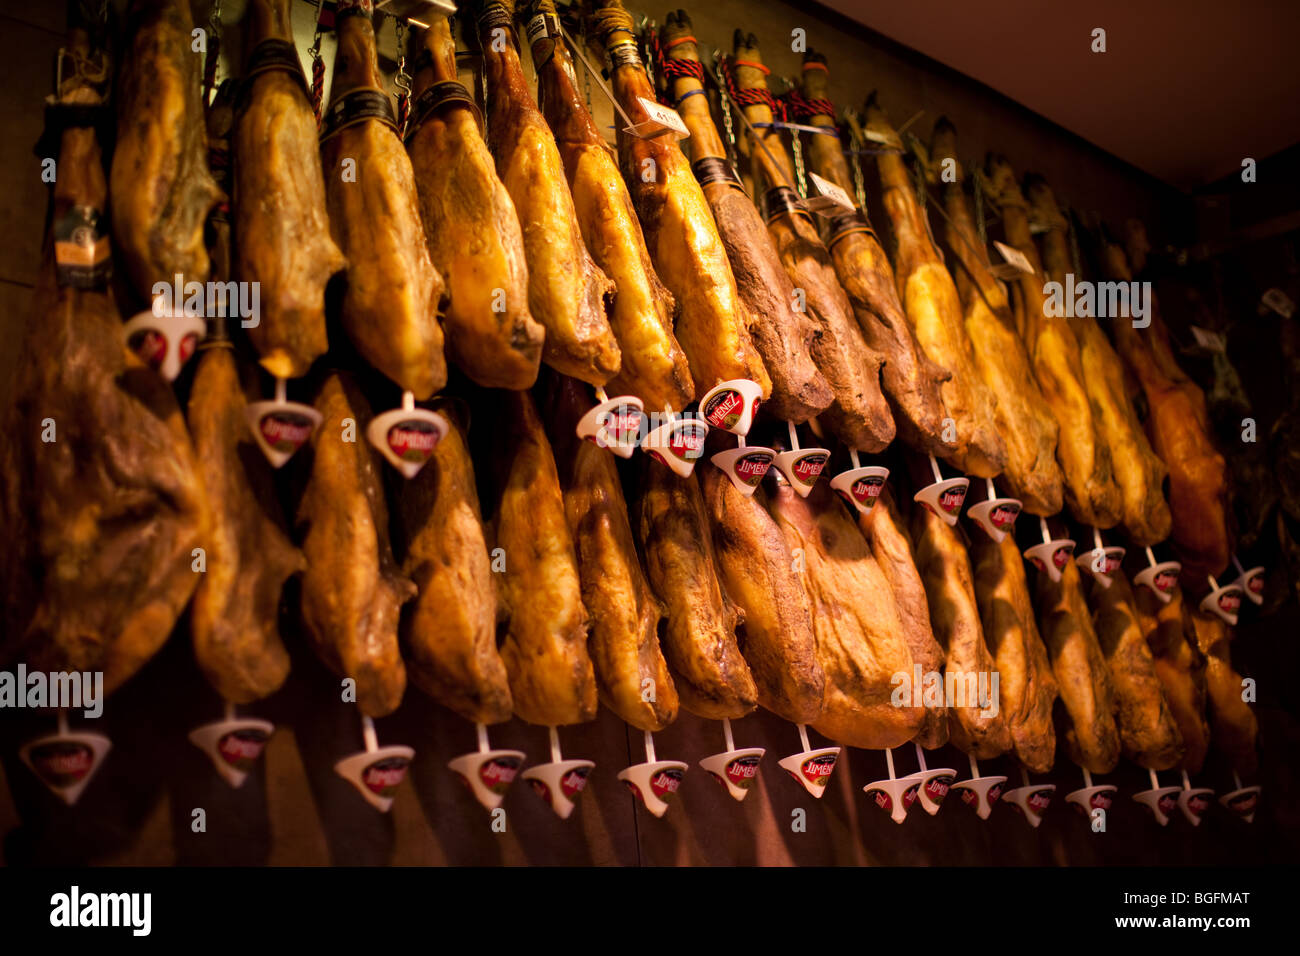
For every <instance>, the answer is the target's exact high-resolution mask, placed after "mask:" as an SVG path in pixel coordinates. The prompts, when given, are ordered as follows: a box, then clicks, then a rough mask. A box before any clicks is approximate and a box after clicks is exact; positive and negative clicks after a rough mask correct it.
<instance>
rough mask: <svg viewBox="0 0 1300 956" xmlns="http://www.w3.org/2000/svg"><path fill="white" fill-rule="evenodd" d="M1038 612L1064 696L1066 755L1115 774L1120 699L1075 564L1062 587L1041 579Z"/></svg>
mask: <svg viewBox="0 0 1300 956" xmlns="http://www.w3.org/2000/svg"><path fill="white" fill-rule="evenodd" d="M1035 606H1036V607H1037V610H1038V625H1039V633H1041V634H1042V636H1043V643H1044V644H1046V645H1047V654H1048V657H1049V658H1050V659H1051V662H1052V672H1053V673H1054V674H1055V675H1056V683H1057V686H1058V687H1059V689H1060V693H1061V707H1060V708H1059V709H1058V715H1059V717H1060V720H1061V723H1062V724H1063V725H1064V728H1065V748H1066V752H1067V753H1068V754H1069V755H1070V759H1071V760H1073V761H1074V762H1075V763H1077V764H1078V765H1079V766H1081V767H1083V768H1084V769H1085V770H1087V771H1089V772H1090V773H1109V772H1110V771H1111V770H1114V769H1115V764H1116V763H1117V762H1118V761H1119V731H1118V730H1117V728H1116V726H1115V710H1116V704H1115V695H1114V690H1113V689H1112V687H1111V681H1110V674H1109V672H1108V670H1107V668H1106V659H1105V657H1104V656H1103V655H1102V652H1101V647H1100V646H1099V645H1098V643H1097V634H1096V632H1095V631H1094V630H1093V627H1092V619H1091V617H1090V615H1089V614H1088V605H1087V604H1086V603H1085V601H1084V598H1083V589H1082V582H1081V581H1080V580H1079V570H1078V568H1077V567H1076V566H1075V564H1074V562H1073V561H1066V562H1065V566H1064V567H1063V568H1062V569H1061V580H1059V581H1053V580H1052V578H1051V575H1050V574H1048V573H1047V572H1045V571H1043V572H1039V573H1038V583H1037V584H1036V585H1035Z"/></svg>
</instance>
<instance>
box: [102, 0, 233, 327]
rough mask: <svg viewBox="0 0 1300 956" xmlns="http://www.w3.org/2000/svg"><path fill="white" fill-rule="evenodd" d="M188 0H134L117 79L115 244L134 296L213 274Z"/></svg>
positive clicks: (198, 62) (215, 193)
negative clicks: (157, 285)
mask: <svg viewBox="0 0 1300 956" xmlns="http://www.w3.org/2000/svg"><path fill="white" fill-rule="evenodd" d="M193 28H194V17H193V14H192V13H191V12H190V3H189V0H131V3H130V5H129V6H128V7H127V13H126V24H125V29H124V31H123V36H125V37H127V38H128V40H127V43H126V48H125V51H124V56H123V59H122V63H121V66H120V68H119V69H118V76H117V89H116V91H115V95H114V99H115V100H116V101H117V103H116V105H117V143H116V145H115V147H114V150H113V168H112V172H111V175H110V181H109V185H110V195H111V200H112V208H113V241H114V243H115V244H116V245H117V251H118V255H119V258H120V260H121V261H122V262H123V264H125V266H126V272H127V276H128V277H129V278H130V280H131V285H132V288H133V289H134V291H135V294H136V296H137V297H138V298H139V299H140V300H142V301H143V302H145V303H149V302H152V301H153V286H154V283H156V282H166V283H171V282H173V281H174V277H175V276H176V275H177V274H178V273H179V274H180V275H183V276H184V277H185V278H184V281H185V282H206V281H207V280H208V268H209V264H208V250H207V246H206V245H205V244H204V241H203V225H204V223H205V222H206V221H207V218H208V212H209V210H211V209H212V207H213V206H215V205H216V204H217V202H218V201H219V200H220V199H221V190H220V189H218V188H217V184H216V182H215V181H214V180H213V178H212V175H211V174H210V173H209V172H208V151H207V131H206V128H205V124H204V117H203V100H202V94H201V87H202V84H201V82H200V74H201V71H202V57H200V56H198V55H197V54H195V53H193V52H191V50H190V44H191V42H192V39H191V37H190V31H191V30H192V29H193Z"/></svg>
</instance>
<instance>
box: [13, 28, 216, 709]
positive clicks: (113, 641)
mask: <svg viewBox="0 0 1300 956" xmlns="http://www.w3.org/2000/svg"><path fill="white" fill-rule="evenodd" d="M64 56H65V57H66V58H67V59H68V61H69V62H68V63H67V64H66V65H65V72H64V75H65V77H67V79H65V80H64V82H63V85H62V87H61V88H60V89H59V90H58V93H57V102H58V105H57V106H54V107H52V108H53V109H60V108H62V107H68V108H70V109H68V110H67V111H66V112H65V113H64V114H63V115H65V116H67V117H68V123H67V126H66V128H64V129H63V130H62V132H61V133H60V135H59V138H58V140H57V143H58V154H57V157H58V164H57V168H58V173H59V175H58V179H57V181H56V182H55V184H54V188H53V210H52V216H51V224H52V229H51V234H50V235H49V236H48V237H47V242H46V246H45V251H44V262H43V264H42V267H41V271H40V273H39V278H38V280H37V281H38V284H37V289H36V293H35V297H34V300H33V302H32V310H31V313H30V317H29V319H28V321H27V330H26V333H25V337H24V340H23V343H22V346H21V351H20V354H19V356H18V362H17V365H16V368H17V374H16V376H15V380H14V382H13V392H12V395H13V400H12V403H11V404H10V405H9V407H8V408H7V409H6V410H5V412H4V435H5V436H6V439H5V441H4V442H0V530H2V532H3V540H4V541H5V542H6V544H5V547H4V549H3V552H0V585H2V586H3V587H2V590H3V593H4V595H5V600H4V603H3V611H2V612H0V613H3V618H0V621H2V622H3V627H0V667H6V668H10V667H12V665H14V664H15V663H17V662H23V663H25V664H26V665H27V667H28V668H29V669H31V670H32V671H101V672H103V678H104V684H103V689H104V693H111V692H112V691H113V690H115V689H116V688H117V687H119V686H120V685H121V684H122V683H123V682H124V681H126V680H127V679H128V678H130V677H131V676H132V675H133V674H135V672H136V671H137V670H139V669H140V667H142V666H143V665H144V663H145V662H146V661H148V660H149V659H150V658H151V657H152V656H153V655H154V653H155V652H156V651H157V650H158V648H159V647H161V646H162V644H163V642H164V641H166V640H167V637H168V636H169V635H170V634H171V631H172V627H173V626H174V625H175V623H176V619H177V617H178V616H179V615H180V613H181V611H182V609H183V608H184V607H185V604H186V602H187V601H189V599H190V595H191V594H192V593H193V591H194V587H195V585H196V584H197V583H198V580H199V577H200V575H199V574H196V573H195V570H194V567H193V562H194V557H195V556H194V554H193V549H195V548H199V547H203V546H205V545H206V544H207V538H208V526H209V518H208V506H207V498H206V495H205V493H204V488H203V482H202V480H201V477H200V473H199V469H198V464H197V462H196V460H195V457H194V451H193V448H192V446H191V444H190V439H189V436H188V435H187V434H186V430H185V422H184V420H183V418H182V417H181V412H180V408H179V407H178V406H177V404H176V399H175V396H174V395H173V393H172V390H171V388H170V387H169V386H168V385H167V383H166V382H164V381H163V380H162V379H161V378H160V377H159V376H158V375H157V374H156V373H154V372H153V371H151V370H149V369H147V368H146V367H145V366H144V365H143V364H142V363H141V362H140V361H139V360H138V359H137V358H136V357H135V355H134V354H132V353H130V352H128V351H127V349H126V348H125V347H124V346H123V344H122V325H121V317H120V316H119V314H118V311H117V308H116V306H115V305H114V302H113V298H112V296H111V295H110V294H109V293H108V291H107V288H106V286H107V279H108V271H107V265H108V252H109V249H108V239H107V237H106V236H104V235H103V234H102V230H103V228H104V222H105V220H104V216H105V214H106V212H107V199H108V184H107V183H106V182H105V179H104V173H103V160H102V157H101V153H100V146H99V143H98V142H97V140H96V136H95V132H94V129H93V126H91V125H87V124H89V123H93V121H94V117H93V115H92V114H93V113H94V110H95V109H96V108H98V107H100V106H101V104H103V103H104V102H105V99H104V97H105V95H106V89H105V88H104V87H103V86H101V85H97V81H96V80H95V79H94V78H95V77H96V76H98V77H100V81H99V82H102V80H103V79H105V78H106V75H107V71H106V68H105V65H106V58H105V57H103V55H102V54H98V55H96V56H94V57H92V55H91V49H90V44H89V37H88V34H87V33H86V31H85V30H84V29H82V28H80V27H77V26H76V25H74V26H73V28H72V29H70V31H69V37H68V43H67V46H66V48H65V53H64ZM74 67H75V69H74ZM70 223H75V224H76V225H77V226H78V227H84V228H86V229H87V230H88V231H89V233H90V235H91V236H92V242H91V244H90V246H89V249H88V250H85V249H83V250H78V252H86V251H88V252H89V254H90V256H91V258H90V259H89V260H86V259H83V258H81V257H80V255H78V256H74V257H73V258H71V259H69V258H67V257H66V256H65V255H64V254H63V253H64V250H62V249H59V246H61V245H62V243H58V244H56V242H55V239H54V237H55V235H56V234H57V233H58V231H59V229H60V228H61V226H62V227H68V226H69V224H70Z"/></svg>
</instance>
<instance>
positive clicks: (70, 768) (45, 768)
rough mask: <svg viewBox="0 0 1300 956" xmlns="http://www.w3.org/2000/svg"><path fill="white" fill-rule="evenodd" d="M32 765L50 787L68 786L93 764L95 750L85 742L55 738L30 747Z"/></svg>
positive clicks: (79, 778) (88, 770)
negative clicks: (46, 742)
mask: <svg viewBox="0 0 1300 956" xmlns="http://www.w3.org/2000/svg"><path fill="white" fill-rule="evenodd" d="M30 759H31V762H32V767H34V768H35V770H36V772H37V774H39V775H40V778H41V779H42V780H44V781H45V782H46V783H47V784H49V785H50V786H52V787H70V786H72V785H73V784H74V783H76V782H77V781H79V780H81V779H82V778H83V777H85V776H86V774H88V773H90V771H91V770H92V769H93V768H94V766H95V752H94V751H93V750H91V749H90V748H89V747H87V746H86V745H85V744H79V743H76V742H74V741H70V740H55V741H51V742H50V743H48V744H42V745H41V746H39V747H35V748H33V749H32V752H31V754H30Z"/></svg>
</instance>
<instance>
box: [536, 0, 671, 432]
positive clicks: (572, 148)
mask: <svg viewBox="0 0 1300 956" xmlns="http://www.w3.org/2000/svg"><path fill="white" fill-rule="evenodd" d="M530 9H531V13H532V14H533V20H532V21H531V22H530V26H529V31H530V35H533V36H534V39H533V40H532V52H533V62H534V63H535V64H538V67H537V74H538V99H539V100H540V104H541V109H542V114H543V115H544V116H545V117H546V122H547V123H548V124H549V125H550V127H551V131H552V132H553V133H554V134H555V141H556V143H557V144H558V145H559V148H560V157H561V158H562V159H563V161H564V171H565V173H566V174H567V176H568V180H569V190H570V192H571V193H572V194H573V204H574V209H575V211H576V213H577V219H578V225H579V227H580V228H581V229H582V238H583V241H584V242H585V243H586V245H587V248H588V249H589V250H590V251H591V253H592V258H594V259H595V260H596V264H597V265H598V266H600V267H601V269H603V270H604V271H605V274H606V275H607V276H609V277H610V279H611V280H613V281H614V283H615V284H616V285H617V289H618V291H617V293H616V294H615V297H614V308H613V310H612V312H611V314H610V322H611V324H612V326H613V328H614V335H615V336H616V337H617V338H618V344H619V349H620V351H621V352H622V356H623V364H622V367H621V368H620V370H619V373H618V375H617V376H615V377H614V378H613V379H612V380H611V381H610V383H609V388H610V389H612V390H614V392H615V393H616V394H623V393H627V394H631V395H635V396H636V397H637V398H639V399H641V401H642V402H643V403H644V404H645V407H647V408H650V409H653V410H655V411H661V410H663V409H673V410H680V409H683V408H685V407H686V405H687V404H689V403H690V401H691V400H692V399H693V398H694V397H695V383H694V382H693V381H692V380H691V370H690V365H689V363H688V362H687V359H686V353H685V352H683V351H682V348H681V346H680V345H678V344H677V339H676V337H674V335H673V316H674V314H675V312H676V303H675V301H674V299H673V296H672V293H671V292H669V291H668V289H667V288H665V287H664V284H663V283H662V282H660V281H659V276H658V275H656V274H655V270H654V266H653V265H652V264H651V261H650V253H649V251H648V250H647V249H646V245H645V238H644V237H643V236H642V233H641V225H640V223H638V222H637V218H636V210H635V209H634V208H633V206H632V197H631V196H630V195H629V194H628V191H627V187H626V186H625V185H624V184H623V180H622V178H621V177H620V176H619V172H618V160H617V158H616V157H615V156H614V154H613V152H612V151H611V150H610V149H609V147H607V146H606V145H605V141H604V139H603V138H602V137H601V135H600V130H598V129H597V128H596V124H595V123H594V122H593V121H592V118H591V114H590V113H588V112H587V107H586V104H585V103H584V102H583V100H582V96H581V95H580V94H579V92H578V89H577V85H576V80H575V76H576V74H575V72H574V66H573V61H572V60H571V59H570V58H569V51H568V50H567V49H566V48H565V45H564V42H563V40H561V39H560V37H559V36H558V35H546V34H545V33H542V34H534V33H533V28H534V26H535V25H536V24H538V23H539V22H540V24H541V26H540V28H539V29H540V30H543V31H545V30H549V29H551V28H552V27H554V28H555V29H556V30H557V32H558V22H559V21H558V18H557V17H556V15H555V4H554V3H553V2H551V0H535V2H533V3H532V4H531V8H530ZM539 17H540V18H541V20H540V21H539V20H538V18H539Z"/></svg>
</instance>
